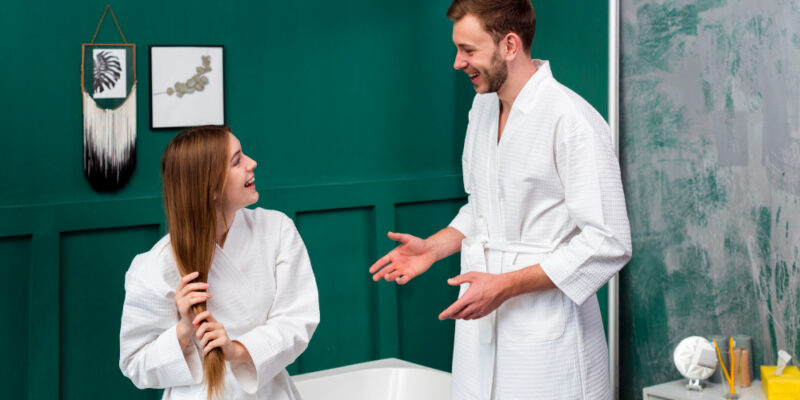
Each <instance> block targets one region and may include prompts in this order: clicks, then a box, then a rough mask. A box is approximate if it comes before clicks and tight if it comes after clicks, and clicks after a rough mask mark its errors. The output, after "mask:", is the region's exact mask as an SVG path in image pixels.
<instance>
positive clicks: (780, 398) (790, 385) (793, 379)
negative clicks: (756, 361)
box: [761, 365, 800, 400]
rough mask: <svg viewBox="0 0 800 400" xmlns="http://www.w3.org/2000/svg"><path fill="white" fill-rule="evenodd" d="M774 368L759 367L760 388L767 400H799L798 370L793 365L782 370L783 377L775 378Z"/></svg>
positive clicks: (799, 380) (799, 373)
mask: <svg viewBox="0 0 800 400" xmlns="http://www.w3.org/2000/svg"><path fill="white" fill-rule="evenodd" d="M775 368H776V367H775V366H774V365H773V366H767V365H762V366H761V387H762V388H763V389H764V394H765V395H767V400H797V399H800V370H798V369H797V367H795V366H794V365H792V366H789V367H786V368H784V370H783V376H775Z"/></svg>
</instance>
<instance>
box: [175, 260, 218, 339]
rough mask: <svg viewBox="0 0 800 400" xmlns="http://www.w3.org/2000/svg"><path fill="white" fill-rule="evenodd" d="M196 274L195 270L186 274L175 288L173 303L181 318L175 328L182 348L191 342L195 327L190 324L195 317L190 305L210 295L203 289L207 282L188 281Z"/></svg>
mask: <svg viewBox="0 0 800 400" xmlns="http://www.w3.org/2000/svg"><path fill="white" fill-rule="evenodd" d="M198 275H199V274H198V273H197V272H192V273H190V274H186V275H185V276H184V277H183V278H181V283H180V284H179V285H178V289H176V290H175V304H176V305H177V306H178V312H179V313H180V315H181V320H180V321H179V322H178V326H177V329H176V330H177V332H178V342H180V344H181V348H182V349H186V348H187V346H189V345H190V344H191V343H192V333H193V332H194V330H195V328H196V327H195V326H194V325H193V324H192V321H193V320H194V318H195V315H194V312H192V306H194V305H195V304H199V303H202V302H204V301H206V300H208V299H209V298H210V297H211V293H208V292H204V291H203V290H206V289H208V284H207V283H203V282H195V283H189V282H191V281H193V280H194V279H196V278H197V276H198Z"/></svg>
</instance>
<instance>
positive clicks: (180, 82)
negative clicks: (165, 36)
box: [150, 45, 225, 129]
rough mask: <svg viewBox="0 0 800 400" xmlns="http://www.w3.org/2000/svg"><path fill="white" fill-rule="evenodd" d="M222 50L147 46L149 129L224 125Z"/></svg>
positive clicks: (220, 47) (216, 48) (202, 47)
mask: <svg viewBox="0 0 800 400" xmlns="http://www.w3.org/2000/svg"><path fill="white" fill-rule="evenodd" d="M223 55H224V47H223V46H199V45H198V46H168V45H153V46H150V128H151V129H169V128H183V127H189V126H198V125H225V86H224V73H223V72H224V70H223V67H224V65H223Z"/></svg>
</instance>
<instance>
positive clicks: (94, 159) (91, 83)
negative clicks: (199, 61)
mask: <svg viewBox="0 0 800 400" xmlns="http://www.w3.org/2000/svg"><path fill="white" fill-rule="evenodd" d="M109 11H111V17H112V18H113V19H114V23H115V24H116V25H117V30H118V31H119V35H120V36H121V37H122V42H123V43H105V44H101V43H95V39H97V33H98V32H99V31H100V26H102V25H103V20H105V18H106V14H107V13H108V12H109ZM81 49H82V53H83V54H82V57H81V94H82V95H83V173H84V175H85V176H86V179H87V180H88V181H89V184H90V185H91V186H92V188H93V189H94V190H96V191H98V192H114V191H117V190H119V189H120V188H121V187H123V186H125V184H126V183H128V180H130V178H131V175H133V170H134V168H135V167H136V45H135V44H132V43H128V41H127V40H125V35H124V34H123V33H122V28H120V26H119V22H117V17H116V16H115V15H114V10H112V9H111V6H106V9H105V11H104V12H103V16H102V17H101V18H100V23H99V24H97V29H96V30H95V31H94V36H93V37H92V41H91V42H90V43H84V44H83V45H82V46H81Z"/></svg>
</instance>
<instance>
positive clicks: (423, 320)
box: [396, 198, 466, 371]
mask: <svg viewBox="0 0 800 400" xmlns="http://www.w3.org/2000/svg"><path fill="white" fill-rule="evenodd" d="M464 203H466V199H465V198H459V199H454V200H440V201H431V202H420V203H410V204H400V205H398V206H397V213H396V215H397V231H398V232H404V233H409V234H412V235H414V236H419V237H422V238H425V237H428V236H430V235H432V234H434V233H436V232H437V231H438V230H439V229H442V228H444V227H446V226H447V224H449V223H450V221H451V220H452V219H453V217H455V215H456V214H457V213H458V210H459V208H461V206H462V205H464ZM459 260H460V258H459V256H458V254H456V255H453V256H450V257H448V258H446V259H444V260H440V261H439V262H437V263H436V264H434V265H433V266H432V267H431V269H429V270H428V271H427V272H425V273H424V274H423V275H421V276H419V277H417V278H414V280H412V281H411V282H409V283H407V284H406V285H403V286H400V287H399V288H398V290H397V310H398V315H399V323H398V328H399V332H400V333H399V336H400V337H399V339H400V358H402V359H403V360H407V361H411V362H415V363H418V364H422V365H426V366H428V367H431V368H436V369H441V370H444V371H450V368H451V365H452V360H453V334H454V332H455V321H454V320H446V321H439V318H438V316H439V313H441V312H442V311H444V309H445V308H447V307H448V306H449V305H450V304H452V303H453V302H454V301H455V300H456V299H457V298H458V290H459V289H458V287H454V286H450V285H448V284H447V279H448V278H451V277H453V276H456V275H458V274H459V273H460V270H461V267H460V262H459Z"/></svg>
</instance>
